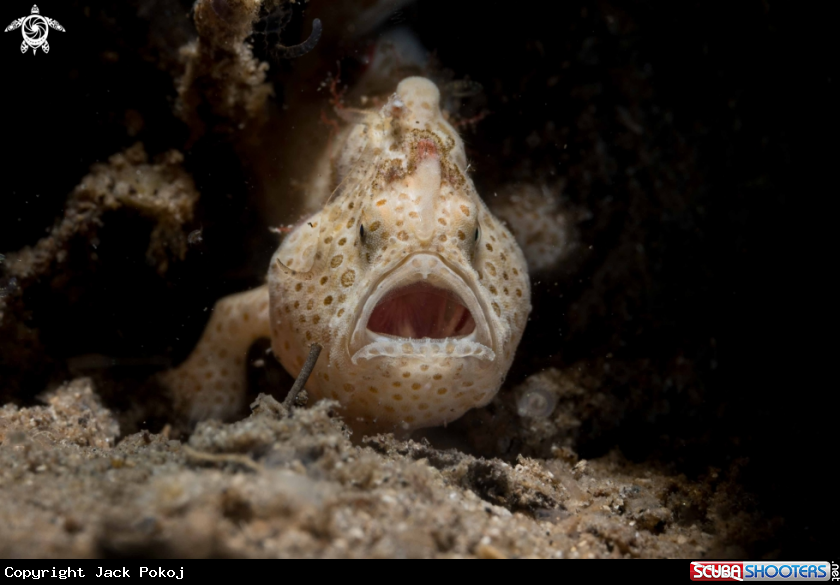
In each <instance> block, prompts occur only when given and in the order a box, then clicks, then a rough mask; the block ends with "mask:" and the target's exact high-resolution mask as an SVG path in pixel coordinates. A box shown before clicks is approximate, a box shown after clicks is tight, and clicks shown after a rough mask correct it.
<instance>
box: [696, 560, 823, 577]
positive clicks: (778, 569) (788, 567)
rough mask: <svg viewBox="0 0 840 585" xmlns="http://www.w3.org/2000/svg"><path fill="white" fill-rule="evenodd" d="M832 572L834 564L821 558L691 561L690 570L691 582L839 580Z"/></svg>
mask: <svg viewBox="0 0 840 585" xmlns="http://www.w3.org/2000/svg"><path fill="white" fill-rule="evenodd" d="M836 566H837V564H836V563H834V567H836ZM832 575H834V573H833V572H832V565H831V564H830V563H827V562H822V561H818V562H803V561H775V562H769V561H692V562H691V573H690V576H691V580H692V581H836V580H840V579H836V578H832Z"/></svg>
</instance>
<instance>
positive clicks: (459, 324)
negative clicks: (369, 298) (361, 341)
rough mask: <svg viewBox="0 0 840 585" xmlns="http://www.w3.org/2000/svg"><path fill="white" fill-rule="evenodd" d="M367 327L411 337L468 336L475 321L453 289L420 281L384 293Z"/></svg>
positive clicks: (472, 329)
mask: <svg viewBox="0 0 840 585" xmlns="http://www.w3.org/2000/svg"><path fill="white" fill-rule="evenodd" d="M367 328H368V329H369V330H371V331H373V332H374V333H382V334H385V335H395V336H397V337H406V338H410V339H422V338H424V337H428V338H431V339H444V338H447V337H460V336H462V335H469V334H470V333H472V332H473V331H475V320H474V319H473V316H472V314H471V313H470V311H469V309H467V308H466V307H465V306H464V305H463V303H462V302H461V300H460V299H459V298H458V296H457V295H455V294H454V293H452V292H451V291H448V290H443V289H440V288H437V287H434V286H432V285H430V284H426V283H424V282H417V283H415V284H411V285H409V286H405V287H402V288H398V289H396V290H394V291H391V292H390V293H388V294H387V295H385V297H384V298H383V299H382V300H381V301H379V304H378V305H376V308H375V309H374V310H373V314H371V316H370V319H369V320H368V324H367Z"/></svg>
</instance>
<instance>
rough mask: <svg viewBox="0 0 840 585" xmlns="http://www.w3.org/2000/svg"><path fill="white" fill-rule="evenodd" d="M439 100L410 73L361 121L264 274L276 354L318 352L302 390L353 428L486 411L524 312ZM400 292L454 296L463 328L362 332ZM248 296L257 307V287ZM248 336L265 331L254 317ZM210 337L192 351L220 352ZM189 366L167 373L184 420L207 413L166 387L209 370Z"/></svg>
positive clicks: (494, 223) (526, 292) (516, 255)
mask: <svg viewBox="0 0 840 585" xmlns="http://www.w3.org/2000/svg"><path fill="white" fill-rule="evenodd" d="M439 102H440V95H439V92H438V89H437V87H436V86H435V85H434V84H433V83H432V82H430V81H428V80H426V79H423V78H419V77H413V78H408V79H405V80H403V81H402V82H401V83H400V84H399V86H398V88H397V90H396V92H395V93H394V94H393V95H392V96H391V97H390V99H389V100H388V101H387V103H385V105H384V106H383V107H382V108H381V109H380V110H378V111H366V112H363V113H361V114H359V119H358V121H357V122H356V123H355V124H354V125H351V126H350V127H349V128H347V129H345V131H344V132H343V134H342V135H340V136H339V137H338V140H337V141H336V143H335V152H333V153H327V154H325V158H324V160H323V161H322V163H321V164H320V165H319V167H318V169H319V172H318V173H316V176H315V177H314V178H313V180H312V182H311V184H310V186H309V188H310V190H309V196H310V198H311V199H313V200H320V201H322V202H323V201H325V202H326V203H325V204H323V207H322V208H321V210H320V211H319V212H317V213H315V214H314V215H313V216H312V217H310V218H308V219H307V221H304V222H302V223H301V224H300V225H299V226H298V227H297V228H296V229H295V230H294V231H293V232H292V233H290V234H289V235H288V236H287V237H286V239H285V240H284V241H283V243H282V245H281V246H280V248H279V249H278V250H277V252H276V254H275V255H274V258H273V259H272V262H271V266H270V267H269V271H268V292H269V295H270V305H269V309H268V315H269V321H270V332H271V340H272V348H273V351H274V353H275V355H276V356H277V357H278V358H279V360H280V362H281V363H282V364H283V366H284V367H285V368H286V369H287V370H288V371H289V372H290V373H291V374H292V375H297V374H298V372H299V371H300V369H301V366H302V365H303V363H304V361H305V360H306V357H307V355H308V353H309V348H310V345H311V344H313V343H319V344H321V345H322V347H323V351H322V353H321V356H320V358H319V360H318V362H317V365H316V367H315V369H314V371H313V373H312V375H311V377H310V379H309V381H308V382H307V384H306V389H307V391H308V392H309V395H310V397H311V398H314V399H316V400H317V399H321V398H332V399H334V400H337V401H338V402H340V403H341V405H342V407H343V415H344V417H345V420H346V421H347V422H348V423H349V424H350V425H351V426H353V427H355V428H357V429H361V430H364V431H369V430H403V431H409V430H412V429H416V428H421V427H429V426H436V425H440V424H446V423H447V422H450V421H453V420H455V419H457V418H458V417H460V416H461V415H463V414H464V413H465V412H466V411H467V410H469V409H471V408H474V407H478V406H482V405H484V404H486V403H487V402H488V401H490V399H491V398H492V397H493V396H494V395H495V394H496V392H498V390H499V388H500V386H501V384H502V382H503V380H504V378H505V375H506V373H507V371H508V369H509V368H510V365H511V362H512V360H513V356H514V353H515V350H516V347H517V345H518V344H519V341H520V339H521V337H522V333H523V331H524V329H525V324H526V322H527V320H528V314H529V312H530V310H531V305H530V285H529V280H528V273H527V267H526V263H525V260H524V258H523V255H522V252H521V250H520V248H519V246H518V245H517V243H516V241H515V240H514V238H513V236H512V235H511V234H510V232H509V231H508V230H507V229H506V228H505V226H504V225H503V224H502V223H501V222H500V221H498V220H497V219H496V218H495V217H493V215H492V214H491V213H490V211H489V210H488V208H487V206H486V205H485V204H484V202H483V201H482V200H481V198H480V197H479V195H478V193H477V192H476V190H475V187H474V186H473V182H472V180H471V179H470V178H469V176H468V175H467V170H466V167H467V161H466V156H465V153H464V146H463V143H462V141H461V139H460V137H459V136H458V134H457V132H456V131H455V129H454V128H453V127H452V126H451V125H450V124H449V123H448V122H447V121H446V120H445V119H444V117H443V116H442V114H441V111H440V105H439ZM410 286H419V287H426V286H428V287H430V289H432V288H433V289H434V290H435V291H447V292H446V294H451V295H453V298H457V299H458V301H459V302H460V305H459V306H460V307H461V310H463V308H464V307H465V308H466V309H467V310H468V311H469V315H470V316H471V317H472V318H473V319H474V324H475V327H474V329H473V330H471V331H469V332H468V334H465V335H464V334H462V335H451V336H446V337H440V336H437V337H420V336H419V335H411V334H410V333H404V334H403V335H399V334H384V333H375V332H374V331H372V330H371V329H369V328H368V325H369V321H368V320H369V319H370V317H371V314H372V312H374V310H375V307H377V304H378V303H380V302H384V301H383V299H386V298H390V297H387V295H389V294H393V293H394V291H399V290H406V289H405V288H404V287H410ZM259 290H261V289H258V291H259ZM222 302H224V301H222ZM249 302H251V303H252V304H255V306H256V304H257V303H259V305H260V307H259V308H263V307H264V306H265V295H264V293H258V294H256V296H255V297H254V298H253V299H251V300H249ZM418 310H422V309H418ZM228 312H229V313H230V311H228ZM241 313H242V311H241V310H240V311H239V312H238V314H241ZM257 313H258V311H251V313H250V315H255V314H257ZM232 314H237V311H233V313H232ZM259 314H264V313H262V312H259ZM431 317H433V316H430V318H431ZM252 319H253V317H252ZM443 322H445V319H443ZM211 324H212V322H211ZM241 325H242V323H241V321H240V322H239V323H238V325H237V327H239V329H237V331H241V329H242V327H241ZM217 327H218V329H219V331H220V332H221V331H223V330H225V328H226V327H227V325H225V324H221V326H219V325H217ZM251 328H252V330H253V331H254V334H255V335H256V334H258V333H260V334H263V335H264V334H265V329H266V328H265V327H264V326H262V325H260V324H258V323H253V324H252V326H251ZM209 329H210V327H209V326H208V330H209ZM208 335H210V334H209V333H205V338H207V339H202V342H201V343H200V344H199V346H201V345H202V344H204V345H206V346H207V347H210V346H211V345H212V346H213V347H214V348H215V349H212V350H208V351H209V352H212V351H216V352H217V353H218V352H220V351H222V350H220V349H219V348H220V347H222V345H223V342H222V341H220V340H216V341H214V342H212V343H211V341H212V340H211V339H210V338H209V337H208ZM238 351H240V353H241V351H242V350H238ZM245 351H247V348H246V349H245ZM200 353H201V352H200V347H199V348H197V349H196V352H195V354H194V357H191V358H190V359H191V360H194V359H199V358H198V357H197V354H200ZM225 353H228V352H225ZM207 361H208V360H206V359H205V360H204V362H205V363H206V362H207ZM210 361H211V362H212V360H210ZM190 368H191V372H185V371H181V372H179V371H178V370H176V371H175V372H174V373H173V374H172V375H171V376H170V382H171V383H170V385H171V386H173V387H176V392H175V394H176V399H177V398H178V397H179V396H180V397H182V398H183V397H184V396H186V397H187V399H186V402H184V401H183V400H182V403H183V404H186V405H187V406H186V407H185V408H187V409H188V410H189V411H190V412H192V413H199V414H202V415H203V414H206V413H207V412H213V411H214V409H212V408H210V409H208V408H197V407H196V403H197V401H198V400H199V398H198V396H199V395H201V394H202V391H195V392H194V393H192V394H191V393H190V391H187V390H183V391H180V392H179V391H178V390H177V387H178V386H179V385H180V387H186V386H189V385H190V384H192V385H193V386H195V381H196V380H198V379H200V378H202V376H204V377H206V376H207V375H208V374H207V373H202V372H204V370H201V371H197V370H196V367H195V366H191V367H190ZM190 368H187V369H190ZM216 369H218V368H216ZM180 370H184V367H183V366H182V368H180ZM208 372H209V370H208ZM213 376H216V377H218V376H217V373H216V372H215V371H214V373H213ZM187 378H189V381H187ZM208 396H209V395H208ZM215 400H216V401H217V402H220V401H221V399H220V398H219V397H218V396H216V398H215ZM222 402H223V401H222ZM224 407H225V406H224V405H223V408H224ZM183 408H184V407H182V409H183ZM223 408H222V409H223ZM218 410H219V409H215V412H218Z"/></svg>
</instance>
